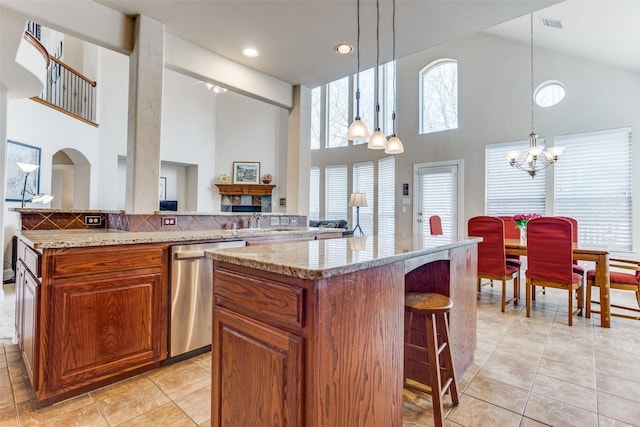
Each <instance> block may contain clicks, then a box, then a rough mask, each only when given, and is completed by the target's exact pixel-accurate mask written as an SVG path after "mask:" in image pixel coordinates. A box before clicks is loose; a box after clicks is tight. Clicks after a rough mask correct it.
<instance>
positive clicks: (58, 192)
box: [51, 148, 91, 209]
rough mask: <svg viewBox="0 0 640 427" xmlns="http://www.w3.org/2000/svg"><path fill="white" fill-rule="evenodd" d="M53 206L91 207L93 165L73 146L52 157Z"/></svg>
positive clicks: (66, 207)
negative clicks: (90, 193) (90, 194)
mask: <svg viewBox="0 0 640 427" xmlns="http://www.w3.org/2000/svg"><path fill="white" fill-rule="evenodd" d="M51 166H52V167H51V195H52V196H53V197H54V199H53V201H52V202H51V207H52V208H54V209H89V192H90V182H91V165H90V164H89V161H88V160H87V158H86V157H85V156H84V154H82V153H81V152H79V151H78V150H75V149H73V148H65V149H63V150H60V151H58V152H56V153H55V154H54V155H53V156H52V158H51Z"/></svg>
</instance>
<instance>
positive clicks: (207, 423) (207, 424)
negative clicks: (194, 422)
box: [198, 419, 211, 427]
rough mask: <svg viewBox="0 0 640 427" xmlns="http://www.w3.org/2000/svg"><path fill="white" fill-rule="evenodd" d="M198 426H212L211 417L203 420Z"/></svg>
mask: <svg viewBox="0 0 640 427" xmlns="http://www.w3.org/2000/svg"><path fill="white" fill-rule="evenodd" d="M198 427H211V420H210V419H209V420H207V421H205V422H203V423H202V424H200V425H199V426H198Z"/></svg>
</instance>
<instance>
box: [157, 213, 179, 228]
mask: <svg viewBox="0 0 640 427" xmlns="http://www.w3.org/2000/svg"><path fill="white" fill-rule="evenodd" d="M161 224H162V226H163V227H171V226H174V225H178V218H176V217H175V216H163V217H162V222H161Z"/></svg>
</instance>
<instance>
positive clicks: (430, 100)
mask: <svg viewBox="0 0 640 427" xmlns="http://www.w3.org/2000/svg"><path fill="white" fill-rule="evenodd" d="M457 128H458V63H457V61H454V60H452V59H443V60H439V61H436V62H433V63H431V64H429V65H427V66H426V67H425V68H423V69H422V71H421V72H420V133H431V132H439V131H443V130H449V129H457Z"/></svg>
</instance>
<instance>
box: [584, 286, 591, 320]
mask: <svg viewBox="0 0 640 427" xmlns="http://www.w3.org/2000/svg"><path fill="white" fill-rule="evenodd" d="M585 286H586V287H587V292H586V293H587V296H586V297H585V299H584V302H585V304H587V307H586V310H585V311H586V314H585V317H586V318H587V319H591V283H589V281H587V284H586V285H585Z"/></svg>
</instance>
